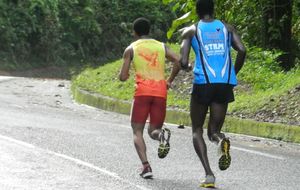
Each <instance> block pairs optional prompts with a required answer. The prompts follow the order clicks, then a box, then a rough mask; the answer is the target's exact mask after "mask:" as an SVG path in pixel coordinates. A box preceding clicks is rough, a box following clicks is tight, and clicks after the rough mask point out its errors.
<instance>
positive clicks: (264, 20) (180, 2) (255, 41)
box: [163, 0, 300, 67]
mask: <svg viewBox="0 0 300 190" xmlns="http://www.w3.org/2000/svg"><path fill="white" fill-rule="evenodd" d="M163 2H164V3H166V4H170V5H172V6H173V7H174V8H173V10H174V11H176V12H177V15H180V16H179V17H178V18H177V19H175V20H174V21H173V24H172V27H171V29H170V30H169V32H168V37H169V38H170V37H171V36H172V34H173V33H174V32H176V31H177V30H178V28H180V26H181V27H184V26H185V25H186V24H191V23H194V22H195V21H197V15H196V12H195V2H196V1H194V0H187V1H184V0H163ZM292 10H293V11H292ZM292 13H293V14H292ZM299 13H300V3H299V2H298V1H292V0H276V1H274V0H244V1H240V0H218V1H215V16H216V18H219V19H221V20H223V21H225V22H228V23H230V24H232V25H234V26H235V27H236V28H237V30H238V31H239V33H240V34H241V36H242V39H243V40H244V41H245V42H247V44H249V45H250V46H258V47H264V48H270V49H279V50H281V51H283V52H285V53H293V54H294V55H297V54H299V39H300V38H299V23H300V17H299V16H300V15H299ZM294 41H295V42H296V43H297V44H292V43H293V42H294ZM292 45H294V47H295V48H294V49H296V51H293V49H292ZM283 55H284V54H283ZM298 56H299V55H298ZM287 62H288V63H287V64H291V62H292V60H287ZM288 67H289V66H288Z"/></svg>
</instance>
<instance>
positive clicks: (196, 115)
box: [190, 95, 214, 175]
mask: <svg viewBox="0 0 300 190" xmlns="http://www.w3.org/2000/svg"><path fill="white" fill-rule="evenodd" d="M207 111H208V106H206V105H202V104H200V103H198V102H197V101H196V99H195V97H194V96H193V95H192V97H191V108H190V114H191V120H192V131H193V144H194V148H195V151H196V153H197V155H198V157H199V159H200V161H201V163H202V165H203V167H204V170H205V173H206V175H214V174H213V172H212V170H211V168H210V165H209V161H208V157H207V148H206V144H205V141H204V139H203V124H204V121H205V117H206V114H207Z"/></svg>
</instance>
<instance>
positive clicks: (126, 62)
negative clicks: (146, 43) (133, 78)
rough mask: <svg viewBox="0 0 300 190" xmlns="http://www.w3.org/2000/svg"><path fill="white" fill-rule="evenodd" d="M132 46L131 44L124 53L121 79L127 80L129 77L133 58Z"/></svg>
mask: <svg viewBox="0 0 300 190" xmlns="http://www.w3.org/2000/svg"><path fill="white" fill-rule="evenodd" d="M132 51H133V50H132V48H131V47H130V46H129V47H127V48H126V49H125V51H124V54H123V65H122V68H121V71H120V73H119V79H120V81H126V80H127V79H128V78H129V69H130V63H131V60H132V53H133V52H132Z"/></svg>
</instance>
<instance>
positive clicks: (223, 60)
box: [181, 0, 246, 187]
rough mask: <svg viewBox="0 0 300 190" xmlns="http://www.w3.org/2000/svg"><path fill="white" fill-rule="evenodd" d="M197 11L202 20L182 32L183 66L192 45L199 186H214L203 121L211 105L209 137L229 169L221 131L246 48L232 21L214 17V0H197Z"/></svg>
mask: <svg viewBox="0 0 300 190" xmlns="http://www.w3.org/2000/svg"><path fill="white" fill-rule="evenodd" d="M196 11H197V14H198V16H199V19H200V21H199V22H198V23H197V24H195V25H192V26H190V27H188V28H187V29H186V30H185V31H184V32H183V35H182V38H183V41H182V44H181V66H182V68H188V65H189V59H188V58H189V53H190V49H191V47H192V48H193V50H194V52H195V54H196V59H195V63H194V68H193V72H194V81H193V90H192V96H191V106H190V115H191V120H192V128H193V144H194V148H195V151H196V153H197V155H198V157H199V158H200V160H201V162H202V165H203V167H204V169H205V173H206V177H205V180H204V181H203V182H202V183H201V184H200V186H201V187H214V186H215V176H214V173H213V172H212V170H211V168H210V165H209V161H208V157H207V149H206V144H205V141H204V139H203V124H204V121H205V117H206V114H207V112H208V109H209V112H210V117H209V122H208V127H207V133H208V138H209V140H211V141H213V142H216V143H217V144H218V145H219V148H220V153H221V155H220V158H219V168H220V169H221V170H226V169H227V168H228V167H229V166H230V163H231V157H230V152H229V149H230V141H229V139H228V138H226V137H225V135H224V134H223V133H221V128H222V125H223V123H224V120H225V116H226V112H227V107H228V103H230V102H233V101H234V94H233V87H234V86H235V85H237V79H236V74H237V73H238V72H239V70H240V69H241V68H242V66H243V64H244V61H245V56H246V49H245V47H244V45H243V43H242V42H241V39H240V36H239V35H238V34H237V33H236V31H235V29H234V28H233V27H232V26H231V25H228V24H226V23H224V22H221V21H220V20H217V19H214V17H213V12H214V3H213V0H198V1H197V4H196ZM231 47H233V49H234V50H236V51H237V57H236V60H235V64H233V63H232V60H231V55H230V51H231Z"/></svg>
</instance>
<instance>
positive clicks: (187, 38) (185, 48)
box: [180, 25, 196, 69]
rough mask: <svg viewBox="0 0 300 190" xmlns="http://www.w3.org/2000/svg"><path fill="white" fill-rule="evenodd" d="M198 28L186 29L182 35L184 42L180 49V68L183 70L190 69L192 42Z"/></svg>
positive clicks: (193, 26)
mask: <svg viewBox="0 0 300 190" xmlns="http://www.w3.org/2000/svg"><path fill="white" fill-rule="evenodd" d="M195 32H196V27H195V25H192V26H190V27H188V28H186V29H185V30H184V31H183V33H182V42H181V47H180V55H181V58H180V66H181V67H182V68H183V69H188V67H189V55H190V50H191V40H192V38H193V36H194V35H195Z"/></svg>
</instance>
